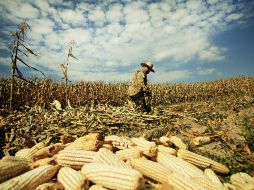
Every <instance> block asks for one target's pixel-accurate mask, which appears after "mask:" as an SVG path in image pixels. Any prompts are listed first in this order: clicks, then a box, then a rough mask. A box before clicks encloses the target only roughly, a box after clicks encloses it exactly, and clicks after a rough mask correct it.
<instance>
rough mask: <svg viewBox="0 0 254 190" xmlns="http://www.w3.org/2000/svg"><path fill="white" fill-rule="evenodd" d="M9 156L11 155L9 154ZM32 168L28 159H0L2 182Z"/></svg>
mask: <svg viewBox="0 0 254 190" xmlns="http://www.w3.org/2000/svg"><path fill="white" fill-rule="evenodd" d="M8 157H9V156H8ZM29 169H30V162H28V161H27V159H23V158H21V159H17V158H16V160H15V157H14V158H9V159H7V158H5V159H3V160H0V183H2V182H4V181H6V180H8V179H10V178H12V177H16V176H18V175H20V174H22V173H24V172H26V171H28V170H29Z"/></svg>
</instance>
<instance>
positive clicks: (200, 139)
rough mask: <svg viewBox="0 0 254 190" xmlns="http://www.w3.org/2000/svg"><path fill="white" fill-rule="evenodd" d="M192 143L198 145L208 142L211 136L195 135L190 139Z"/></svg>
mask: <svg viewBox="0 0 254 190" xmlns="http://www.w3.org/2000/svg"><path fill="white" fill-rule="evenodd" d="M192 142H193V144H194V145H196V146H200V145H203V144H208V143H210V142H211V138H210V137H208V136H206V137H196V138H194V139H193V140H192Z"/></svg>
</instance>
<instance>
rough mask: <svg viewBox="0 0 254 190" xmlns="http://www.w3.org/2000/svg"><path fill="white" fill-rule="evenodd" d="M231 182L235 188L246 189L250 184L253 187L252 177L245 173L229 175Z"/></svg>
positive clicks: (238, 189)
mask: <svg viewBox="0 0 254 190" xmlns="http://www.w3.org/2000/svg"><path fill="white" fill-rule="evenodd" d="M230 181H231V183H232V184H233V185H234V186H235V187H236V189H237V190H240V189H247V187H248V186H249V187H248V188H250V187H251V186H252V187H253V188H254V179H253V178H252V177H251V176H250V175H249V174H247V173H244V172H239V173H236V174H233V175H231V176H230Z"/></svg>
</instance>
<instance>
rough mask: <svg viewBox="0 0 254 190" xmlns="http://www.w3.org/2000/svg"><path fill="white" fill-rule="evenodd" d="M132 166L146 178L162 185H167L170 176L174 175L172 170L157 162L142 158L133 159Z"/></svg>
mask: <svg viewBox="0 0 254 190" xmlns="http://www.w3.org/2000/svg"><path fill="white" fill-rule="evenodd" d="M131 166H132V167H133V168H134V169H136V170H138V171H139V172H140V173H142V174H143V175H144V176H147V177H149V178H151V179H153V180H155V181H158V182H160V183H166V182H167V181H168V176H169V175H170V174H171V173H172V171H171V170H170V169H168V168H167V167H165V166H163V165H161V164H159V163H157V162H153V161H151V160H143V159H141V158H135V159H131Z"/></svg>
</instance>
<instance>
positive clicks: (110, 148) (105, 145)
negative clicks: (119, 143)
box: [101, 143, 114, 151]
mask: <svg viewBox="0 0 254 190" xmlns="http://www.w3.org/2000/svg"><path fill="white" fill-rule="evenodd" d="M101 148H106V149H108V150H110V151H113V149H114V147H113V145H112V144H105V143H104V144H103V145H102V146H101Z"/></svg>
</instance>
